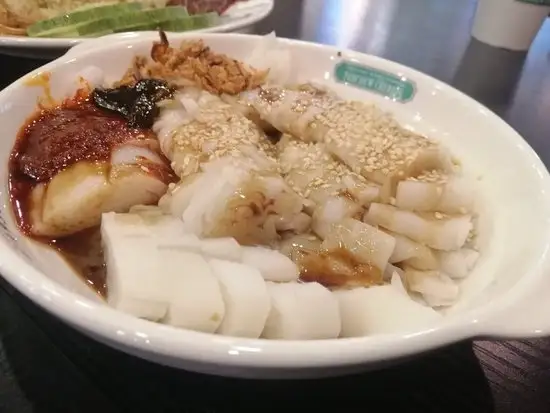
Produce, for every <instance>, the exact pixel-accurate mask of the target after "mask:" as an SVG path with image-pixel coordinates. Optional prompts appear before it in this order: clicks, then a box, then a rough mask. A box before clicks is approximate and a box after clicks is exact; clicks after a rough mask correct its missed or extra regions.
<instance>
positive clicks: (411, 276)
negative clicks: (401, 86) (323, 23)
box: [9, 32, 480, 340]
mask: <svg viewBox="0 0 550 413" xmlns="http://www.w3.org/2000/svg"><path fill="white" fill-rule="evenodd" d="M271 52H273V54H271ZM262 54H263V55H265V59H264V60H262V59H261V56H262ZM250 56H251V58H250V59H248V60H247V61H246V62H245V61H238V60H235V59H233V58H231V57H229V56H225V55H221V54H218V53H217V52H216V51H215V50H213V49H211V48H209V47H208V45H207V44H206V43H204V42H203V41H200V40H199V41H185V42H182V44H181V45H180V46H179V47H175V46H174V45H171V44H170V43H169V42H168V39H167V38H166V35H165V34H164V33H162V32H161V34H160V41H159V42H155V43H154V45H153V46H152V49H151V57H144V56H136V57H135V59H134V61H133V62H132V64H131V67H130V68H128V70H127V72H126V73H125V74H124V75H123V76H122V77H121V78H120V79H119V80H118V81H116V82H114V83H113V84H105V81H104V78H105V76H104V74H103V72H102V70H101V68H98V67H90V68H86V69H85V70H82V71H80V72H79V73H75V79H74V80H71V81H70V82H67V85H68V86H67V93H66V95H67V96H66V99H65V100H63V102H55V101H52V99H47V100H46V101H45V102H42V104H41V107H40V110H39V112H38V113H37V114H36V115H35V116H33V117H32V118H31V119H30V120H29V122H28V123H26V124H25V125H23V126H22V129H21V133H20V135H19V137H18V139H17V141H16V144H15V146H14V150H13V153H12V157H11V160H10V165H9V167H10V191H11V198H12V203H13V210H14V212H15V215H16V218H17V222H18V224H19V226H20V228H21V231H22V232H23V233H24V234H25V235H28V236H29V237H31V238H34V239H36V240H37V241H39V242H46V243H48V244H50V245H52V246H53V247H55V248H57V249H58V251H60V252H61V254H62V256H63V257H65V258H66V259H67V261H68V262H69V264H71V265H72V266H73V267H74V268H75V270H76V271H77V272H78V273H79V274H80V275H81V276H82V277H84V279H85V280H86V281H87V283H88V284H89V285H90V286H92V287H93V288H94V289H95V290H96V291H97V292H98V294H100V296H102V297H103V298H105V300H106V301H107V303H108V304H109V305H111V306H113V307H114V308H116V309H118V310H120V311H123V312H126V313H128V314H131V315H133V316H135V317H140V318H143V319H147V320H150V321H153V322H158V323H164V324H167V325H171V326H173V327H178V328H185V329H189V330H195V331H200V332H207V333H212V334H219V335H228V336H236V337H246V338H264V339H279V340H315V339H334V338H337V337H356V336H362V335H371V334H386V333H403V332H406V331H409V332H410V331H418V330H419V329H424V328H430V326H432V325H433V324H436V323H438V322H439V321H440V320H441V319H442V318H443V317H444V314H445V311H442V310H445V309H447V308H449V307H451V306H453V305H454V304H455V303H457V301H458V300H460V298H461V280H463V279H465V278H467V277H468V276H469V275H470V273H471V272H472V271H473V270H474V269H475V266H476V263H477V261H478V260H479V258H480V252H479V251H478V250H477V249H476V247H475V244H476V243H475V239H476V236H477V232H476V225H475V223H476V222H477V214H478V212H477V211H476V197H477V195H476V187H475V181H472V182H470V181H469V180H468V179H467V178H466V176H465V175H464V174H463V172H462V170H461V167H460V166H459V163H458V162H457V161H456V160H454V159H453V158H452V155H451V154H450V153H449V151H448V150H447V149H446V148H445V147H444V146H443V145H441V144H440V143H438V142H437V141H435V140H431V139H428V138H426V137H424V136H421V135H418V134H416V133H413V132H411V131H409V130H406V129H405V128H403V127H402V126H401V125H399V123H398V122H397V121H396V120H395V119H394V118H393V117H392V116H391V115H390V114H388V113H385V112H383V111H382V110H381V109H379V108H377V107H376V106H374V105H372V104H369V103H366V102H356V101H346V100H344V99H343V98H341V97H339V96H337V95H336V94H335V93H334V92H332V91H330V90H328V89H326V88H321V87H319V86H315V85H313V84H310V83H300V82H301V79H300V78H299V74H296V73H294V72H292V70H288V67H287V68H285V67H283V64H282V62H286V63H291V59H290V55H289V54H288V53H287V51H286V50H285V48H284V46H283V45H282V44H280V43H278V41H277V39H276V37H274V36H273V35H269V36H267V37H266V38H265V39H264V41H263V42H262V41H261V42H260V45H259V47H258V49H256V50H251V51H250ZM275 61H276V62H275ZM251 62H253V63H254V65H252V64H251ZM271 66H273V68H274V70H273V71H271V70H270V69H271ZM292 76H294V77H292Z"/></svg>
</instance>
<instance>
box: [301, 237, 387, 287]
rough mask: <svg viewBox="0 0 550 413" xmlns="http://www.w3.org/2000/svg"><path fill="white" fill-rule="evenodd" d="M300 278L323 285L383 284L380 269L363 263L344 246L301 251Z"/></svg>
mask: <svg viewBox="0 0 550 413" xmlns="http://www.w3.org/2000/svg"><path fill="white" fill-rule="evenodd" d="M297 261H298V265H299V266H300V270H301V271H300V279H301V280H302V281H305V282H318V283H319V284H322V285H324V286H325V287H329V288H330V287H333V288H341V287H371V286H375V285H382V284H384V280H383V278H382V277H383V274H382V272H381V271H380V269H378V268H376V267H373V266H372V265H369V264H364V263H361V262H359V261H357V259H356V258H355V256H354V255H353V254H352V253H351V252H349V251H348V250H346V249H345V248H341V247H340V248H336V249H332V250H330V251H320V252H317V251H315V252H311V251H302V253H301V254H300V256H299V258H298V259H297Z"/></svg>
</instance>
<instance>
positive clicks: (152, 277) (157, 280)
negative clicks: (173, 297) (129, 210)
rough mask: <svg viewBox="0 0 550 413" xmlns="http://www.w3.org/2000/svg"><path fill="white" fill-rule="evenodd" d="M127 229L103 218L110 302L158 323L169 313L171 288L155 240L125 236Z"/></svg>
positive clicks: (120, 308)
mask: <svg viewBox="0 0 550 413" xmlns="http://www.w3.org/2000/svg"><path fill="white" fill-rule="evenodd" d="M124 227H125V224H124V223H123V224H121V223H120V220H117V219H116V218H115V214H104V216H103V219H102V222H101V242H102V247H103V253H104V257H105V267H106V284H107V289H108V291H109V294H108V296H107V302H108V303H109V305H110V306H112V307H114V308H116V309H117V310H120V311H122V312H125V313H128V314H131V315H133V316H135V317H139V318H144V319H147V320H151V321H158V320H160V319H162V318H163V317H164V316H165V315H166V313H167V311H168V302H169V294H170V291H171V288H172V284H171V283H170V279H169V278H168V277H167V276H166V273H164V272H163V271H162V269H163V263H162V262H161V261H160V260H159V257H158V254H156V245H155V242H154V240H153V239H151V238H148V237H144V236H141V235H130V234H128V233H127V232H126V233H125V229H124ZM136 257H143V259H141V260H140V259H136ZM159 269H161V271H159Z"/></svg>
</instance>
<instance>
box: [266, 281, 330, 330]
mask: <svg viewBox="0 0 550 413" xmlns="http://www.w3.org/2000/svg"><path fill="white" fill-rule="evenodd" d="M267 287H268V291H269V295H270V297H271V311H270V312H269V316H268V318H267V322H266V325H265V328H264V331H263V333H262V337H264V338H269V339H286V340H315V339H328V338H337V337H338V336H339V334H340V329H341V318H340V309H339V308H338V302H337V301H336V298H335V297H334V294H332V293H331V292H330V291H329V290H328V289H326V288H325V287H323V286H322V285H321V284H319V283H316V282H311V283H296V282H288V283H271V282H269V283H268V285H267Z"/></svg>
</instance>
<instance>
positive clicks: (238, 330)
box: [209, 259, 271, 338]
mask: <svg viewBox="0 0 550 413" xmlns="http://www.w3.org/2000/svg"><path fill="white" fill-rule="evenodd" d="M209 264H210V267H211V268H212V271H213V273H214V275H215V276H216V278H217V279H218V281H219V282H220V287H221V292H222V295H223V297H224V301H225V316H224V319H223V321H222V323H221V325H220V326H219V328H218V330H217V333H218V334H223V335H226V336H234V337H248V338H258V337H260V335H261V334H262V331H263V329H264V326H265V323H266V320H267V316H268V315H269V311H270V309H271V299H270V297H269V293H268V291H267V286H266V283H265V281H264V279H263V278H262V275H261V274H260V272H259V271H258V270H256V269H255V268H253V267H250V266H248V265H244V264H240V263H236V262H231V261H225V260H217V259H213V260H210V261H209Z"/></svg>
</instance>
